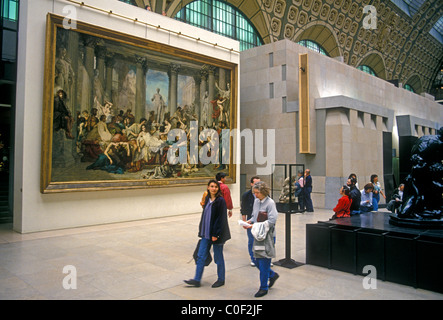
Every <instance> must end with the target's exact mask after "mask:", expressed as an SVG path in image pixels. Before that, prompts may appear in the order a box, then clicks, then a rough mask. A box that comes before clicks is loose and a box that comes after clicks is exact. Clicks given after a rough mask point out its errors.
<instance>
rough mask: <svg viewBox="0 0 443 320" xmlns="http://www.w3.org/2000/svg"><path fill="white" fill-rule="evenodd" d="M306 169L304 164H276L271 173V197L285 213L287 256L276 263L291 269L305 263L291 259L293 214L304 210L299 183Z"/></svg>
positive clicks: (280, 210) (281, 211) (278, 208)
mask: <svg viewBox="0 0 443 320" xmlns="http://www.w3.org/2000/svg"><path fill="white" fill-rule="evenodd" d="M304 171H305V166H304V165H303V164H274V165H273V170H272V175H271V197H272V199H273V200H274V202H275V205H276V207H277V211H278V212H280V213H284V214H285V258H284V259H281V260H279V261H276V262H275V263H274V264H275V265H277V266H281V267H285V268H289V269H292V268H296V267H299V266H301V265H303V264H302V263H300V262H296V261H294V260H293V259H291V215H292V214H294V213H298V212H303V211H304V207H303V197H304V195H303V190H302V189H301V186H300V183H299V179H300V178H302V177H303V174H304ZM300 182H301V184H302V185H303V182H302V181H300Z"/></svg>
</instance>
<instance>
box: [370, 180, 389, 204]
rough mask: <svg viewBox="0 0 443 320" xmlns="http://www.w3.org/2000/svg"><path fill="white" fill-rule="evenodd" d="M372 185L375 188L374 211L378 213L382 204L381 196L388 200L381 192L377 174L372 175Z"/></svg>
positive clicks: (373, 193) (373, 195)
mask: <svg viewBox="0 0 443 320" xmlns="http://www.w3.org/2000/svg"><path fill="white" fill-rule="evenodd" d="M371 183H372V185H373V186H374V190H373V191H372V206H373V209H372V211H378V203H379V202H380V194H381V195H382V196H383V198H385V199H386V196H385V194H384V193H383V191H382V190H381V185H380V182H379V181H378V176H377V175H376V174H373V175H371Z"/></svg>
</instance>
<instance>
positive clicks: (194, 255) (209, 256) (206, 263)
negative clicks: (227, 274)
mask: <svg viewBox="0 0 443 320" xmlns="http://www.w3.org/2000/svg"><path fill="white" fill-rule="evenodd" d="M200 242H201V239H199V240H198V242H197V247H196V248H195V250H194V254H193V255H192V257H193V258H194V261H195V264H197V259H198V249H199V248H200ZM211 262H212V256H211V252H208V256H207V257H206V261H205V267H207V266H209V265H210V264H211Z"/></svg>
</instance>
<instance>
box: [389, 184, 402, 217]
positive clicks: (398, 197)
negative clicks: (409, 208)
mask: <svg viewBox="0 0 443 320" xmlns="http://www.w3.org/2000/svg"><path fill="white" fill-rule="evenodd" d="M404 188H405V185H404V184H403V183H402V184H400V185H399V186H398V188H397V190H395V192H394V194H393V195H392V198H391V201H389V203H388V204H387V206H386V208H387V209H388V210H389V211H391V212H392V213H395V211H397V209H398V208H400V206H401V204H402V203H403V190H404Z"/></svg>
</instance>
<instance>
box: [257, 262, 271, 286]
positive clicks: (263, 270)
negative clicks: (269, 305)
mask: <svg viewBox="0 0 443 320" xmlns="http://www.w3.org/2000/svg"><path fill="white" fill-rule="evenodd" d="M255 265H256V266H257V268H258V270H260V290H268V289H269V278H272V277H273V276H274V275H275V272H274V271H273V270H272V269H271V259H267V258H257V259H255Z"/></svg>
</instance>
